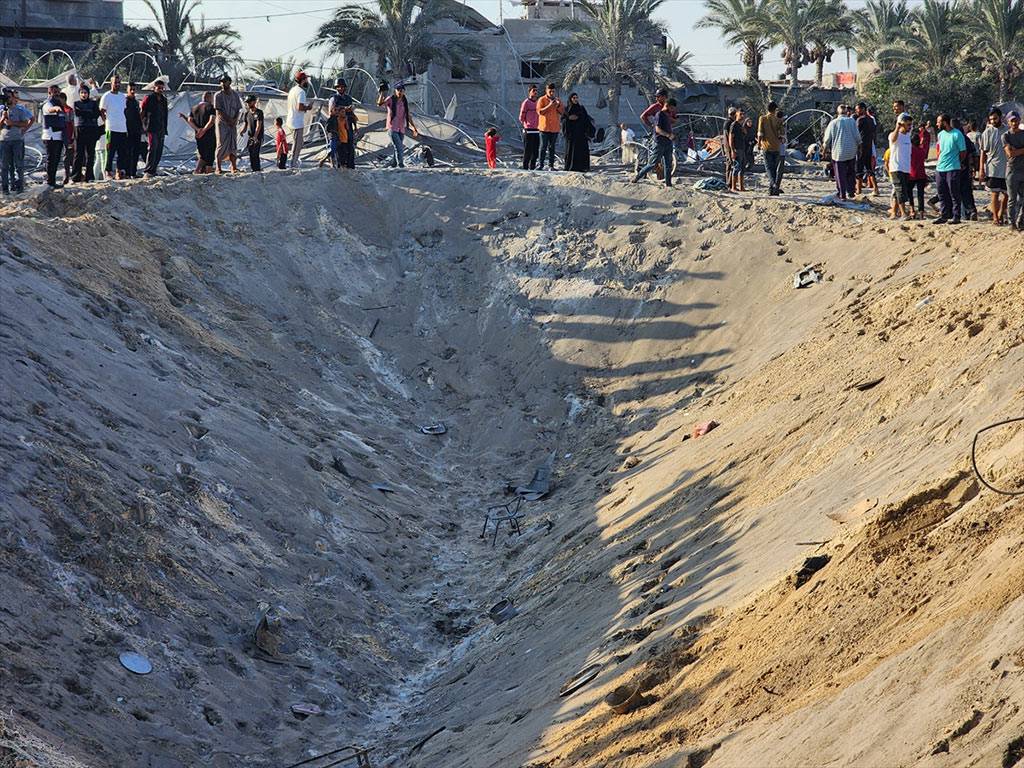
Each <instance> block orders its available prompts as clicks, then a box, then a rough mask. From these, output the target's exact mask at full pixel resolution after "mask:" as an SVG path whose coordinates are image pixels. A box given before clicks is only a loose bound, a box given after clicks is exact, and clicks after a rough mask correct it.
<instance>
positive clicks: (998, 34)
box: [967, 0, 1024, 102]
mask: <svg viewBox="0 0 1024 768" xmlns="http://www.w3.org/2000/svg"><path fill="white" fill-rule="evenodd" d="M967 23H968V28H969V30H970V32H971V36H972V40H971V51H972V53H973V54H974V55H975V56H977V58H978V60H979V62H980V63H981V65H982V67H983V68H984V69H985V71H986V72H988V73H989V74H990V75H992V76H993V77H995V78H996V80H997V82H998V83H999V101H1001V102H1002V101H1007V100H1008V99H1009V98H1010V96H1012V95H1014V94H1013V85H1015V84H1019V83H1020V82H1021V79H1022V78H1024V0H1012V1H1011V0H977V1H976V2H975V4H974V7H973V8H972V10H971V13H970V15H969V17H968V21H967ZM1017 95H1020V91H1019V90H1018V91H1017Z"/></svg>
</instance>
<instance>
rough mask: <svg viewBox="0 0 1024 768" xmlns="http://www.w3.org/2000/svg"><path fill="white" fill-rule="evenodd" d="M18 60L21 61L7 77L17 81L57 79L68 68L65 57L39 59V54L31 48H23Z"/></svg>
mask: <svg viewBox="0 0 1024 768" xmlns="http://www.w3.org/2000/svg"><path fill="white" fill-rule="evenodd" d="M20 58H21V61H20V62H19V63H18V64H17V65H15V66H14V67H12V68H11V70H10V71H9V72H8V77H11V78H12V79H15V80H19V81H20V80H24V81H27V82H41V81H43V80H50V79H52V78H54V77H57V75H59V74H60V73H61V72H63V71H64V70H66V69H67V68H68V66H69V63H68V60H67V57H65V56H61V55H58V56H44V57H43V58H41V59H40V58H39V54H38V53H36V52H35V51H33V50H32V49H31V48H25V49H24V50H23V51H22V52H21V57H20ZM5 71H6V70H5Z"/></svg>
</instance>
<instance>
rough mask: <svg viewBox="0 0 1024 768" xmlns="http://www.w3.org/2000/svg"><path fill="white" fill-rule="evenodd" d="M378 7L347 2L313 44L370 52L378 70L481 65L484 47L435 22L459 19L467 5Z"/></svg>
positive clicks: (422, 1) (397, 2) (435, 0)
mask: <svg viewBox="0 0 1024 768" xmlns="http://www.w3.org/2000/svg"><path fill="white" fill-rule="evenodd" d="M376 5H377V10H372V9H370V8H366V7H365V6H362V5H355V4H349V5H343V6H341V7H340V8H338V10H337V11H335V12H334V17H333V18H332V19H331V20H330V21H327V22H325V23H324V24H322V25H321V26H320V29H318V30H317V32H316V36H315V37H314V38H313V40H312V42H311V45H313V46H317V47H322V48H325V49H326V50H327V53H328V54H346V53H348V54H351V52H352V49H353V48H355V49H360V50H365V51H369V52H370V53H372V54H373V55H374V56H376V59H377V72H378V74H389V75H395V76H398V77H406V76H409V75H415V74H417V73H419V72H422V71H424V70H425V69H426V67H427V65H428V64H431V63H434V64H439V65H442V66H447V67H449V68H453V69H458V70H461V71H463V72H467V73H473V72H475V71H476V70H477V69H478V68H479V64H478V61H479V57H480V56H481V55H482V49H481V48H480V46H479V45H478V44H477V43H476V42H474V41H472V40H463V39H459V37H454V36H445V37H444V38H443V39H442V38H441V37H439V36H438V35H437V34H436V33H435V31H434V27H435V26H436V25H437V23H438V22H440V21H442V20H444V19H451V20H458V18H459V15H460V10H461V8H462V6H461V5H460V4H459V3H456V2H454V1H453V0H376Z"/></svg>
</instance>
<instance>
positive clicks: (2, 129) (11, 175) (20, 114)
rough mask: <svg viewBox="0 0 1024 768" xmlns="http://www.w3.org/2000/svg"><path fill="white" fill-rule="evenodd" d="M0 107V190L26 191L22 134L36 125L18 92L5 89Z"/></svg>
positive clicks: (7, 192) (9, 191)
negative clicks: (21, 101) (20, 101)
mask: <svg viewBox="0 0 1024 768" xmlns="http://www.w3.org/2000/svg"><path fill="white" fill-rule="evenodd" d="M3 95H4V98H3V103H0V189H2V190H3V192H4V194H9V193H11V192H24V191H25V175H24V174H25V169H24V165H25V131H27V130H28V129H29V128H30V127H31V126H32V124H33V123H34V122H35V117H34V116H33V115H32V112H31V111H30V110H29V109H28V108H27V107H25V105H24V104H19V103H18V90H17V89H16V88H6V89H4V92H3Z"/></svg>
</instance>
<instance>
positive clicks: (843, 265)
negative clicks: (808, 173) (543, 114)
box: [0, 170, 1024, 768]
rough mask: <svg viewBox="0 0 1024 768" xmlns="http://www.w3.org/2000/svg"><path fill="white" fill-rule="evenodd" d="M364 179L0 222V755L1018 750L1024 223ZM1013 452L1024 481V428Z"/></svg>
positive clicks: (272, 181)
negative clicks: (140, 666)
mask: <svg viewBox="0 0 1024 768" xmlns="http://www.w3.org/2000/svg"><path fill="white" fill-rule="evenodd" d="M353 176H354V177H355V179H356V180H357V183H352V177H350V176H348V175H339V174H337V173H334V172H331V171H329V170H325V171H322V172H321V171H304V172H300V173H298V174H296V173H293V172H286V173H273V174H266V176H265V177H264V178H249V177H240V178H195V179H190V178H181V179H163V180H158V181H155V182H139V183H131V184H126V185H119V186H117V187H100V186H97V187H96V188H95V189H90V190H73V191H72V190H65V191H61V192H58V193H50V194H41V195H38V196H35V197H32V198H30V199H28V200H23V201H20V202H18V203H15V204H11V205H8V207H6V208H2V209H0V215H2V216H3V221H4V227H3V229H2V231H0V259H2V262H0V270H2V275H0V291H2V294H0V298H2V304H0V306H2V319H3V332H2V335H0V348H2V364H3V368H2V370H3V380H2V385H3V387H2V393H0V394H2V424H3V436H2V442H0V455H2V462H3V463H2V466H3V468H4V469H3V475H2V483H0V489H2V490H0V493H2V496H0V500H2V506H3V510H4V516H5V525H4V526H3V527H2V529H0V630H2V632H0V644H2V645H3V653H2V654H0V706H2V717H3V719H2V720H0V765H3V766H5V768H6V766H7V765H8V764H11V765H22V764H23V765H40V766H75V767H76V768H77V766H88V767H89V768H99V766H111V765H118V766H121V765H124V766H161V767H163V766H166V767H168V768H169V767H170V766H192V765H213V766H237V765H246V766H248V765H251V766H271V765H274V766H283V765H288V764H290V763H292V762H295V761H298V760H299V759H302V758H303V757H305V756H308V755H311V754H315V753H317V752H320V751H323V750H325V749H327V748H332V747H338V746H342V745H345V744H351V743H358V744H362V745H366V746H372V747H373V748H374V752H373V756H374V763H373V764H374V765H375V766H378V765H391V766H422V767H426V766H431V768H435V767H438V766H444V768H449V767H451V768H456V767H459V766H473V767H474V768H476V767H480V768H484V767H485V766H495V767H497V766H502V767H504V766H530V768H541V766H545V767H547V768H556V767H557V768H563V767H568V766H595V767H596V766H616V767H620V766H621V768H627V767H628V768H641V767H648V766H649V767H651V768H668V766H686V765H688V766H691V767H692V768H696V767H697V766H702V765H707V766H751V765H778V766H796V765H801V766H802V765H808V766H810V765H816V766H817V765H830V766H832V765H837V766H838V765H848V766H904V765H919V764H920V765H935V766H947V765H979V766H981V765H984V766H989V765H991V766H999V765H1002V766H1004V768H1009V766H1011V765H1013V764H1014V763H1015V762H1016V761H1017V760H1019V759H1020V758H1021V757H1024V502H1022V501H1021V499H1022V498H1024V497H1016V498H1014V497H1009V496H1002V495H998V494H995V493H993V492H991V491H989V490H988V489H986V488H984V487H983V486H982V485H980V484H979V483H978V482H977V480H976V479H975V476H974V474H973V472H972V470H971V468H970V458H969V457H970V447H971V440H972V438H973V436H974V433H975V432H976V431H977V430H978V429H980V428H982V427H984V426H986V425H987V424H990V423H992V422H995V421H998V420H1000V419H1003V418H1008V417H1010V416H1014V415H1020V414H1021V412H1022V410H1024V386H1022V385H1024V322H1022V320H1021V306H1022V305H1024V243H1022V241H1021V238H1019V237H1014V236H1012V235H1011V234H1010V233H1008V232H1006V231H1005V230H1002V231H1000V230H995V229H994V228H992V227H989V226H987V225H982V224H975V225H966V226H963V227H960V228H951V227H941V228H937V227H934V226H932V225H930V224H924V223H920V224H919V223H893V222H889V221H887V220H885V219H884V217H883V216H882V215H881V214H880V213H879V212H878V211H874V210H873V211H870V212H863V211H847V210H839V209H835V208H824V207H821V206H816V205H813V204H812V201H813V200H814V199H816V197H818V196H820V194H822V193H823V192H824V187H823V186H822V185H819V184H815V183H813V182H804V183H803V184H802V185H801V186H802V187H803V188H802V189H801V190H800V192H799V193H798V194H797V195H796V196H795V197H794V198H781V199H779V198H777V199H766V198H761V197H754V196H753V195H750V196H746V197H740V198H737V197H728V196H724V195H719V194H706V193H697V192H693V191H691V190H687V189H677V190H674V191H666V190H664V189H661V188H660V187H656V186H654V185H653V184H651V185H640V186H631V185H627V184H622V183H620V182H619V181H617V180H615V179H614V178H610V177H608V176H597V175H593V176H588V177H586V178H579V177H572V176H568V175H540V174H531V175H527V174H522V173H515V172H504V173H497V174H483V173H475V172H433V171H423V172H416V171H411V172H405V173H398V172H376V173H374V172H368V173H363V172H357V173H355V174H353ZM794 188H798V189H799V188H800V187H797V186H796V185H794ZM808 264H814V265H816V266H817V267H818V269H819V270H820V272H821V273H822V274H823V276H824V280H823V281H822V282H821V283H819V284H817V285H813V286H811V287H809V288H804V289H800V290H797V289H794V288H793V286H792V278H793V275H794V273H795V272H796V270H797V269H799V268H800V267H802V266H804V265H808ZM710 419H714V420H715V421H717V422H718V423H719V424H720V426H719V427H718V428H717V429H714V430H713V431H711V432H709V433H708V434H706V435H703V436H699V437H689V435H690V434H691V431H692V430H693V428H694V426H695V425H697V424H699V423H701V422H705V421H707V420H710ZM435 421H443V422H444V423H445V424H446V425H447V426H448V428H449V431H448V433H447V434H445V435H444V436H440V437H435V436H428V435H423V434H421V433H420V432H419V431H418V429H417V427H418V426H420V425H423V424H427V423H432V422H435ZM980 448H981V450H980V457H979V458H980V464H981V467H982V469H983V471H984V472H985V473H986V476H987V477H989V478H991V479H992V481H993V482H995V483H996V484H999V485H1002V486H1004V487H1008V488H1021V487H1024V429H1016V428H1013V427H1010V428H1008V429H1002V430H999V431H997V432H990V433H987V436H986V438H985V439H983V440H982V442H981V446H980ZM551 454H554V456H555V457H556V461H555V481H556V482H555V488H554V491H553V493H552V494H551V495H550V496H549V497H547V498H546V499H543V500H541V501H538V502H533V503H530V504H529V505H527V508H526V509H527V517H526V518H525V520H524V524H523V534H522V536H509V535H508V534H507V532H506V531H504V530H502V532H501V534H500V535H499V537H498V539H497V544H496V545H495V546H493V547H492V546H491V541H490V538H487V539H481V538H480V529H481V523H482V520H483V511H484V509H485V507H486V506H487V505H488V504H491V503H497V502H502V501H506V500H507V499H508V498H509V497H508V496H507V495H506V486H507V485H508V484H509V483H513V484H514V483H516V482H523V481H525V480H528V479H529V477H530V475H531V473H532V471H533V469H534V467H535V466H536V465H537V464H539V463H541V462H543V461H544V460H545V459H546V458H547V457H548V456H549V455H551ZM375 484H376V485H381V484H383V485H384V486H386V488H387V489H388V491H389V492H386V493H385V492H382V491H381V490H379V489H378V488H375V487H374V485H375ZM830 516H831V517H830ZM834 518H839V519H840V520H842V521H843V522H838V521H837V520H836V519H834ZM809 557H821V560H820V561H818V565H819V566H820V568H819V569H818V570H816V571H815V572H813V573H807V574H806V578H804V577H801V578H799V579H797V577H796V574H797V572H798V571H799V570H800V569H801V566H802V565H803V564H804V561H805V559H806V558H809ZM825 558H828V560H827V562H825ZM808 570H811V569H808ZM798 584H799V586H798ZM503 597H510V598H512V599H513V600H514V601H515V604H516V607H517V609H518V614H517V615H516V616H515V617H514V618H512V619H511V620H510V621H508V622H506V623H503V624H501V625H500V626H495V625H494V624H493V623H492V622H491V620H490V619H489V618H488V616H487V610H488V608H489V607H490V606H491V605H492V604H494V603H495V602H497V601H498V600H500V599H501V598H503ZM268 606H269V607H270V608H271V609H272V616H276V617H277V618H278V621H279V625H280V629H279V630H278V631H277V632H275V634H274V642H275V643H278V642H279V648H278V653H277V655H276V656H274V657H272V658H270V659H267V658H265V657H262V656H261V655H260V654H259V653H258V652H257V651H256V648H255V646H254V644H253V630H254V627H255V625H256V621H257V618H258V616H259V613H260V611H261V610H262V609H265V608H266V607H268ZM126 650H135V651H138V652H141V653H143V654H145V655H146V656H147V658H149V659H150V661H151V662H152V663H153V666H154V670H153V672H152V673H151V674H149V675H147V676H141V677H140V676H133V675H131V674H130V673H129V672H127V671H126V670H124V669H123V668H122V667H121V666H120V664H119V663H118V654H119V653H120V652H122V651H126ZM591 664H599V665H600V669H599V671H598V674H597V675H596V677H595V678H594V679H593V681H592V682H590V683H589V684H588V685H586V686H584V687H582V688H581V689H580V690H579V691H577V692H575V693H573V694H572V695H570V696H566V697H560V696H559V689H560V687H561V686H562V684H563V683H564V682H565V681H566V680H567V679H568V678H570V677H571V676H572V675H573V674H574V673H576V672H577V671H579V670H581V669H583V668H584V667H587V666H588V665H591ZM622 685H626V686H629V687H630V689H631V690H632V689H634V688H635V689H636V690H637V691H638V694H637V695H638V698H640V702H639V703H640V706H639V707H638V708H637V709H635V710H634V711H632V712H630V713H627V714H624V715H616V714H614V713H613V712H612V711H611V710H610V709H609V708H608V706H607V705H606V704H604V703H603V702H602V698H603V697H604V696H605V694H608V693H609V692H611V691H612V690H613V689H615V688H617V687H618V686H622ZM300 702H305V703H310V704H315V705H316V706H318V707H320V708H321V709H322V710H323V714H322V715H316V716H312V717H309V718H306V719H302V720H300V719H298V718H297V717H296V716H294V715H293V714H292V713H291V711H290V707H291V705H292V704H296V703H300ZM19 761H21V762H19Z"/></svg>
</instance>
